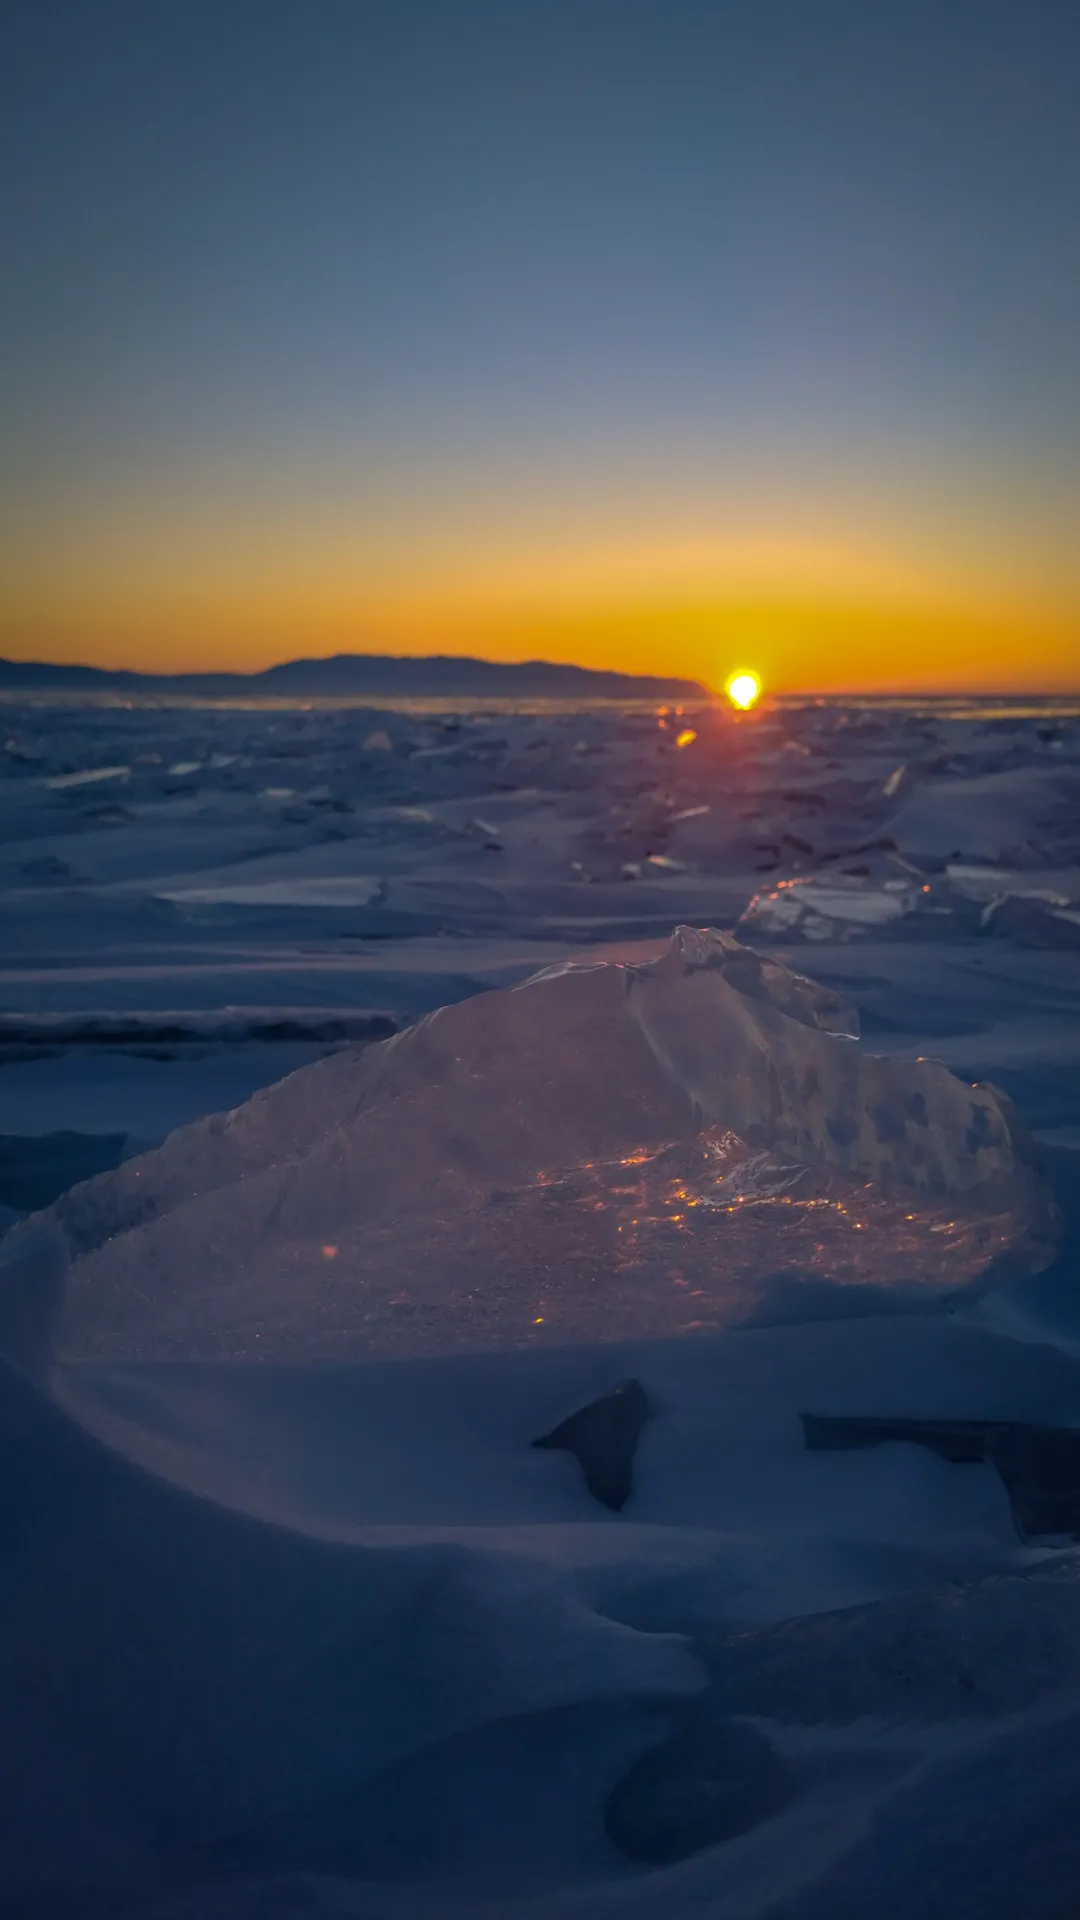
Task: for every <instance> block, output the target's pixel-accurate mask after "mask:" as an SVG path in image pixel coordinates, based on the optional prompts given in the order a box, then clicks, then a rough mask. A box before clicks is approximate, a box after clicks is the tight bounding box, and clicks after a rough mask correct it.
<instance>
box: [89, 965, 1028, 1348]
mask: <svg viewBox="0 0 1080 1920" xmlns="http://www.w3.org/2000/svg"><path fill="white" fill-rule="evenodd" d="M856 1034H857V1021H856V1018H855V1015H854V1013H853V1011H852V1010H851V1009H850V1008H849V1007H848V1006H847V1005H846V1004H845V1003H844V1002H843V1001H842V1000H841V999H840V998H839V997H838V996H837V995H836V994H834V993H832V992H831V991H830V990H828V989H826V988H823V987H821V986H818V985H816V984H815V983H814V982H812V981H810V980H807V979H805V978H803V977H802V976H801V975H799V974H797V973H794V972H792V971H790V970H789V969H788V968H787V967H786V966H783V965H781V964H779V963H778V962H776V961H774V960H771V959H766V958H764V957H762V956H760V955H759V954H757V953H755V952H754V951H753V950H752V949H750V948H748V947H744V946H741V945H740V944H739V943H738V942H737V941H736V940H735V939H734V938H732V937H731V936H730V935H726V934H722V933H718V932H715V931H712V930H706V931H695V930H693V929H691V928H687V927H682V928H679V929H678V930H677V931H676V933H675V935H674V936H673V937H672V939H671V940H670V941H669V942H667V943H663V944H661V943H655V944H653V945H646V946H644V947H643V946H641V945H639V946H637V947H636V948H634V949H629V950H627V951H626V952H624V953H623V954H622V955H621V957H618V956H617V957H615V958H605V959H602V960H590V959H588V958H585V959H583V960H581V961H579V962H566V963H562V964H560V965H558V966H555V967H553V968H550V969H547V970H545V971H544V972H542V973H540V974H538V975H536V976H534V978H533V979H531V980H530V981H528V982H526V983H525V984H524V985H523V986H521V987H518V988H514V989H507V990H502V991H499V992H494V993H490V994H484V995H481V996H479V997H477V998H474V999H472V1000H468V1001H465V1002H463V1003H460V1004H458V1005H456V1006H452V1007H446V1008H443V1009H441V1010H440V1011H439V1012H438V1013H436V1014H433V1015H430V1016H429V1017H428V1018H427V1019H425V1020H423V1021H421V1022H420V1023H419V1024H418V1025H417V1026H414V1027H412V1028H411V1029H409V1030H408V1031H406V1032H405V1033H402V1034H398V1035H395V1036H394V1037H393V1038H391V1039H389V1040H387V1041H384V1042H382V1043H380V1044H379V1045H376V1046H372V1047H370V1048H368V1049H367V1050H365V1051H362V1052H359V1053H354V1052H349V1053H339V1054H336V1055H334V1056H332V1057H331V1058H329V1059H325V1060H322V1061H320V1062H318V1063H316V1064H315V1065H313V1066H310V1067H306V1068H303V1069H301V1071H300V1072H298V1073H295V1074H293V1075H292V1076H291V1077H290V1078H288V1079H286V1080H284V1081H282V1082H280V1083H279V1084H278V1085H276V1086H274V1087H271V1088H268V1089H266V1090H265V1091H263V1092H260V1093H258V1094H256V1095H255V1096H254V1097H253V1098H252V1099H251V1100H249V1101H248V1102H247V1103H246V1104H245V1105H244V1106H242V1107H239V1108H237V1109H236V1110H235V1111H234V1112H233V1113H231V1114H226V1115H216V1116H213V1117H211V1118H210V1119H208V1120H204V1121H199V1122H196V1123H195V1124H194V1125H192V1126H190V1127H186V1128H183V1129H181V1130H180V1131H179V1132H177V1133H174V1134H173V1135H171V1136H170V1138H169V1139H168V1140H167V1141H166V1142H165V1144H164V1145H163V1146H162V1147H161V1148H160V1149H158V1150H157V1151H156V1152H154V1153H150V1154H147V1155H144V1156H143V1157H142V1158H141V1159H138V1160H133V1161H130V1162H128V1163H127V1164H125V1165H124V1166H122V1167H120V1168H119V1169H117V1171H116V1172H114V1173H111V1174H107V1175H103V1176H102V1177H100V1178H99V1179H97V1180H94V1181H90V1182H87V1183H86V1184H84V1185H83V1186H81V1187H78V1188H76V1189H74V1190H73V1191H72V1192H71V1193H69V1194H67V1195H65V1196H64V1198H63V1199H62V1200H60V1201H59V1202H58V1203H57V1205H56V1208H55V1217H56V1219H57V1221H58V1223H59V1225H60V1226H61V1228H62V1230H63V1233H64V1235H65V1238H66V1241H67V1244H68V1247H69V1250H70V1254H71V1259H72V1266H71V1273H70V1279H69V1283H68V1289H67V1297H66V1301H65V1304H64V1306H63V1310H62V1312H61V1313H60V1315H59V1316H58V1319H57V1324H56V1326H55V1329H54V1338H55V1342H56V1346H57V1349H58V1351H59V1352H60V1353H61V1354H62V1355H64V1356H66V1357H69V1358H75V1357H85V1356H90V1355H98V1356H112V1357H139V1358H144V1359H153V1358H180V1357H188V1358H208V1357H236V1358H247V1359H274V1358H286V1357H294V1356H295V1357H299V1356H303V1357H327V1358H345V1357H353V1356H360V1355H365V1354H372V1355H378V1356H406V1355H417V1354H436V1353H442V1352H451V1351H469V1350H477V1349H483V1348H497V1347H515V1346H526V1345H531V1344H536V1343H541V1342H544V1343H565V1342H572V1341H600V1340H611V1339H630V1338H637V1337H642V1336H648V1335H657V1334H661V1335H664V1334H675V1333H683V1332H693V1331H696V1330H703V1329H718V1328H723V1327H727V1326H736V1325H741V1324H745V1323H747V1322H750V1321H757V1322H758V1323H760V1322H761V1321H762V1320H769V1319H776V1318H778V1317H784V1318H799V1317H805V1316H806V1315H807V1314H810V1315H811V1316H812V1315H815V1314H820V1313H821V1312H822V1311H826V1312H827V1311H830V1310H835V1308H834V1307H833V1308H830V1307H829V1306H828V1305H823V1297H825V1296H827V1297H828V1299H830V1300H832V1299H833V1298H834V1294H835V1290H836V1289H838V1288H839V1289H843V1290H844V1291H843V1292H842V1294H841V1295H840V1296H839V1298H840V1299H841V1300H842V1301H843V1302H845V1303H848V1305H847V1307H846V1309H845V1310H850V1303H851V1302H852V1301H855V1304H856V1305H858V1304H859V1303H865V1304H866V1305H867V1306H868V1307H869V1306H870V1305H871V1304H872V1303H873V1302H874V1300H875V1299H878V1300H881V1299H887V1300H888V1301H889V1302H890V1303H891V1304H892V1305H894V1306H896V1305H901V1306H904V1307H909V1306H911V1305H914V1304H923V1303H925V1304H926V1305H933V1304H935V1303H936V1302H938V1301H939V1300H940V1299H941V1297H942V1296H952V1295H955V1294H956V1293H957V1291H958V1290H960V1289H962V1288H964V1287H966V1286H969V1285H971V1284H972V1283H975V1282H978V1281H980V1280H982V1279H984V1278H986V1277H990V1278H992V1277H994V1275H995V1274H998V1273H1007V1274H1014V1273H1016V1272H1017V1271H1031V1270H1037V1269H1038V1268H1039V1267H1040V1266H1042V1265H1044V1264H1045V1263H1046V1261H1047V1259H1048V1258H1049V1257H1050V1254H1051V1251H1052V1247H1053V1241H1054V1215H1053V1208H1052V1205H1051V1203H1050V1201H1049V1199H1048V1197H1047V1194H1046V1191H1045V1189H1044V1186H1043V1183H1042V1179H1041V1176H1040V1174H1039V1172H1038V1169H1037V1167H1036V1166H1035V1165H1034V1164H1033V1158H1032V1155H1031V1152H1030V1150H1029V1148H1028V1145H1027V1143H1026V1137H1025V1136H1023V1134H1022V1131H1021V1130H1019V1128H1018V1124H1017V1122H1016V1120H1015V1118H1014V1116H1013V1114H1012V1111H1011V1108H1010V1107H1009V1103H1008V1102H1007V1101H1006V1100H1005V1098H1004V1096H1002V1095H1000V1094H998V1093H997V1092H996V1091H995V1090H993V1089H992V1088H990V1087H974V1088H973V1087H970V1086H968V1085H965V1084H964V1083H963V1082H961V1081H960V1080H958V1079H956V1078H955V1077H954V1076H953V1075H952V1074H951V1073H949V1072H948V1070H947V1069H946V1068H945V1067H944V1066H943V1065H941V1064H940V1063H939V1062H936V1061H933V1060H913V1061H898V1060H891V1059H884V1058H879V1057H876V1056H874V1055H873V1054H869V1053H865V1052H863V1050H862V1049H861V1047H860V1046H859V1044H858V1040H857V1037H856ZM855 1289H861V1292H860V1293H859V1294H858V1295H857V1296H856V1295H855V1293H854V1291H853V1290H855Z"/></svg>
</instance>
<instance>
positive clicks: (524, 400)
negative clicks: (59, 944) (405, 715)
mask: <svg viewBox="0 0 1080 1920" xmlns="http://www.w3.org/2000/svg"><path fill="white" fill-rule="evenodd" d="M9 6H10V12H9V14H8V28H7V32H6V36H5V42H6V44H5V50H4V59H3V67H4V79H3V82H2V85H3V89H4V91H5V94H6V96H7V97H6V98H5V100H4V103H3V121H4V131H3V134H2V153H0V159H2V170H0V171H2V185H0V196H2V204H3V213H2V244H3V258H4V266H3V274H4V280H5V283H6V287H7V291H6V293H5V296H4V299H3V303H2V308H0V380H2V382H3V386H4V393H3V417H4V422H5V425H4V431H3V449H4V451H3V461H4V471H3V478H2V531H0V576H2V577H0V653H4V654H7V655H9V656H14V657H18V658H39V659H40V658H44V659H53V660H67V661H76V660H77V661H88V662H92V663H94V664H98V665H111V666H134V667H141V668H144V669H146V670H148V671H177V670H184V669H203V668H209V667H213V668H220V667H232V668H240V669H244V668H256V667H262V666H266V665H269V664H271V663H272V662H273V661H275V660H279V659H283V658H289V657H292V656H295V655H298V654H320V653H329V652H334V651H339V650H343V649H356V650H361V651H378V652H406V653H424V652H471V653H482V654H486V655H488V656H489V657H492V658H499V659H518V658H523V657H533V656H536V655H542V656H544V657H546V658H549V659H556V660H577V661H580V662H581V663H582V664H585V665H591V666H604V667H623V668H628V669H632V670H642V671H652V672H657V671H665V670H670V671H673V672H679V673H688V674H693V675H695V676H697V677H700V678H703V679H704V680H706V681H707V682H709V683H710V684H712V685H720V684H721V683H722V682H723V679H724V677H725V675H726V674H727V673H728V672H729V671H730V669H731V668H732V667H733V666H736V665H742V664H748V665H752V666H754V667H757V668H758V669H759V670H760V671H761V672H762V673H763V674H764V676H765V679H766V682H767V684H769V685H770V686H773V687H776V688H778V689H783V688H788V689H791V688H820V689H829V688H837V687H845V686H846V687H850V688H866V689H872V688H875V687H876V688H881V689H884V688H887V687H904V688H907V687H910V688H918V687H927V688H929V687H935V686H937V687H953V688H974V687H978V686H984V687H991V688H1001V689H1005V688H1008V687H1015V688H1029V689H1035V688H1045V689H1052V688H1060V689H1070V688H1077V687H1080V113H1078V112H1077V100H1078V98H1080V7H1077V5H1076V3H1075V0H1023V4H1020V3H1019V0H906V3H905V4H900V3H899V0H14V4H12V0H9Z"/></svg>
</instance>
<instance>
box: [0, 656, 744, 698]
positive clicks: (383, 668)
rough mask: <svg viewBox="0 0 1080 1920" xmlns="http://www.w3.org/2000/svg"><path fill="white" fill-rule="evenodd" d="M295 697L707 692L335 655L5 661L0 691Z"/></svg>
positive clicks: (581, 671) (562, 673)
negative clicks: (203, 661) (173, 670)
mask: <svg viewBox="0 0 1080 1920" xmlns="http://www.w3.org/2000/svg"><path fill="white" fill-rule="evenodd" d="M110 688H115V689H116V690H117V691H123V690H124V689H127V690H129V691H131V692H139V691H142V692H146V693H188V694H195V695H204V696H207V697H212V696H214V695H216V694H217V695H227V694H246V695H251V694H259V693H267V694H275V693H280V694H296V695H300V696H312V697H314V698H318V697H319V696H325V697H333V696H335V695H339V696H341V695H350V694H352V695H357V694H359V695H364V696H367V695H371V696H372V697H377V696H379V695H383V696H397V697H400V696H402V695H409V694H411V695H413V696H414V697H415V698H417V699H438V698H444V699H453V698H455V697H474V698H478V699H485V698H488V699H493V698H499V697H502V698H513V697H514V696H519V697H521V698H532V699H545V698H550V699H593V700H633V699H641V700H652V699H662V700H702V699H706V698H708V689H707V688H705V687H703V686H701V685H700V684H699V682H698V681H696V680H678V679H675V678H672V677H668V676H667V675H657V674H644V673H606V672H602V671H600V670H599V669H597V668H593V667H572V666H561V665H559V664H557V663H556V662H554V661H551V660H524V661H521V662H519V663H507V662H503V661H497V660H477V659H473V658H472V657H471V656H469V655H467V654H460V655H456V654H433V655H427V656H424V655H407V654H405V655H395V654H382V653H336V654H333V655H331V656H330V658H329V659H325V660H286V661H283V662H282V663H281V665H279V666H276V667H267V668H266V669H265V670H264V671H263V672H262V673H178V674H160V673H135V672H132V671H129V670H126V669H117V670H115V671H113V670H111V669H109V668H106V667H75V666H70V667H69V666H57V665H55V664H50V663H48V662H46V661H38V660H5V659H0V692H11V693H16V692H26V693H42V692H53V691H55V692H64V691H68V692H73V693H74V692H86V693H91V692H95V691H101V692H107V691H108V690H109V689H110Z"/></svg>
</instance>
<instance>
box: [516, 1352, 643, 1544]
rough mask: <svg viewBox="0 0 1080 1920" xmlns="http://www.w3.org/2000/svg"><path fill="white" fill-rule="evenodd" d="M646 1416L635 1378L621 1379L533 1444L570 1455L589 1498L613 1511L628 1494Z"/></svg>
mask: <svg viewBox="0 0 1080 1920" xmlns="http://www.w3.org/2000/svg"><path fill="white" fill-rule="evenodd" d="M651 1417H652V1408H651V1407H650V1405H649V1402H648V1398H647V1396H646V1393H645V1389H644V1387H643V1386H642V1385H641V1382H640V1380H624V1381H623V1382H622V1384H621V1385H620V1386H618V1387H616V1388H615V1391H614V1393H606V1394H605V1395H604V1397H603V1399H602V1400H591V1401H590V1402H589V1404H588V1406H587V1407H581V1408H579V1410H578V1412H577V1413H572V1414H571V1415H570V1417H569V1419H568V1420H563V1421H562V1422H561V1424H560V1425H559V1426H557V1427H554V1428H553V1429H552V1431H551V1432H550V1433H546V1434H544V1436H543V1438H542V1439H540V1440H534V1441H533V1446H534V1447H550V1448H551V1449H552V1450H553V1451H560V1452H564V1453H572V1454H573V1456H574V1458H575V1460H576V1461H577V1463H578V1465H579V1466H580V1468H581V1471H582V1473H583V1474H584V1476H585V1485H586V1486H587V1487H588V1489H589V1492H590V1493H591V1494H592V1496H593V1499H594V1500H599V1501H600V1502H601V1504H602V1505H603V1506H605V1507H610V1508H611V1509H612V1511H613V1512H614V1513H618V1512H619V1511H620V1510H621V1509H622V1508H623V1507H624V1506H625V1505H626V1502H627V1501H628V1499H629V1498H630V1495H631V1493H632V1492H633V1471H634V1455H635V1453H636V1452H637V1443H638V1441H639V1440H640V1438H641V1434H642V1430H643V1428H644V1426H645V1423H646V1421H647V1420H649V1419H651Z"/></svg>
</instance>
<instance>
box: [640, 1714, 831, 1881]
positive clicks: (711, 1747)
mask: <svg viewBox="0 0 1080 1920" xmlns="http://www.w3.org/2000/svg"><path fill="white" fill-rule="evenodd" d="M793 1791H794V1781H793V1777H792V1774H791V1771H790V1769H789V1768H788V1766H787V1765H786V1763H785V1762H784V1760H783V1759H782V1758H781V1757H780V1755H779V1754H778V1753H777V1751H776V1749H775V1748H774V1747H773V1745H772V1743H771V1742H770V1741H769V1740H768V1739H767V1738H766V1736H765V1735H764V1734H763V1733H761V1732H759V1730H758V1729H757V1727H754V1726H751V1725H749V1724H748V1723H747V1722H745V1721H741V1720H714V1719H709V1718H707V1717H705V1716H703V1715H700V1714H699V1715H696V1716H695V1718H694V1719H692V1720H690V1721H689V1722H687V1723H686V1724H685V1725H684V1726H681V1727H679V1728H678V1729H677V1731H676V1732H675V1733H673V1734H672V1735H671V1737H670V1738H669V1739H668V1740H665V1741H664V1743H663V1745H662V1746H659V1747H650V1748H649V1750H648V1752H647V1753H643V1754H642V1755H641V1757H640V1759H638V1760H635V1762H634V1764H633V1766H632V1767H631V1768H630V1771H629V1773H626V1774H624V1775H623V1777H622V1779H621V1780H620V1781H618V1783H617V1784H616V1786H615V1787H614V1788H613V1789H612V1792H611V1795H610V1797H609V1799H608V1803H607V1806H606V1807H605V1809H604V1825H605V1826H606V1828H607V1831H608V1835H609V1838H610V1839H611V1840H613V1841H614V1843H615V1845H616V1846H617V1847H618V1848H619V1850H620V1852H622V1853H625V1854H628V1855H629V1857H630V1859H631V1860H640V1861H642V1862H647V1863H648V1864H649V1865H650V1866H661V1867H668V1866H672V1865H674V1863H675V1862H676V1861H677V1860H685V1859H687V1858H688V1857H689V1856H690V1855H691V1854H694V1853H700V1852H701V1850H702V1848H703V1847H715V1846H718V1845H719V1844H720V1843H721V1842H722V1841H724V1840H733V1839H734V1838H735V1836H736V1835H737V1834H740V1833H747V1832H749V1830H750V1828H751V1827H756V1826H757V1825H758V1824H759V1823H760V1822H761V1821H762V1820H767V1819H768V1818H769V1816H770V1815H771V1814H774V1813H778V1812H779V1810H780V1808H781V1807H783V1806H785V1805H786V1804H787V1802H788V1801H789V1800H790V1798H791V1795H792V1792H793Z"/></svg>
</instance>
